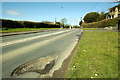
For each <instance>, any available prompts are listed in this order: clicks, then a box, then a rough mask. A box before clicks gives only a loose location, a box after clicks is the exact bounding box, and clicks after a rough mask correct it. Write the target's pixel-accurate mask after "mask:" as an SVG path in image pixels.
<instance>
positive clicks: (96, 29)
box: [82, 28, 99, 30]
mask: <svg viewBox="0 0 120 80" xmlns="http://www.w3.org/2000/svg"><path fill="white" fill-rule="evenodd" d="M82 29H83V30H98V29H99V28H82Z"/></svg>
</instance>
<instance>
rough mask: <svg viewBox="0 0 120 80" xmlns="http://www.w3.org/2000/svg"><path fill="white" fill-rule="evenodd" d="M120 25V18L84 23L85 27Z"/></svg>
mask: <svg viewBox="0 0 120 80" xmlns="http://www.w3.org/2000/svg"><path fill="white" fill-rule="evenodd" d="M117 25H118V18H114V19H104V20H101V21H98V22H92V23H82V27H83V28H104V27H110V26H112V27H113V26H117Z"/></svg>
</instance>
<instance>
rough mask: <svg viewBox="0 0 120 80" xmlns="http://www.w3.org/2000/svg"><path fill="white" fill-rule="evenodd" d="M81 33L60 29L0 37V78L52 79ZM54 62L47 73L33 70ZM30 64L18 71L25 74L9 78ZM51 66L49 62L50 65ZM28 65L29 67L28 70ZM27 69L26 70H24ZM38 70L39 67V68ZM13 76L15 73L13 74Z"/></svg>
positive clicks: (74, 30)
mask: <svg viewBox="0 0 120 80" xmlns="http://www.w3.org/2000/svg"><path fill="white" fill-rule="evenodd" d="M81 32H82V30H80V29H60V30H51V31H45V32H39V33H32V34H21V35H13V36H5V37H3V38H2V44H1V46H2V77H3V78H13V77H14V78H36V77H38V78H42V77H46V76H52V74H53V73H54V71H55V70H58V69H59V68H60V67H61V65H62V62H63V61H64V60H65V59H66V58H67V57H68V56H69V55H70V53H71V51H72V50H73V48H74V47H75V45H76V43H77V41H78V38H79V36H78V35H80V34H81ZM51 60H54V61H55V62H54V65H52V68H50V70H49V72H48V73H45V74H44V73H43V74H39V73H36V72H35V70H34V71H33V72H32V71H30V70H31V69H35V68H36V67H35V66H34V65H37V66H42V67H41V69H42V68H43V67H44V68H45V66H46V65H47V64H48V63H50V61H51ZM28 64H29V65H30V66H29V67H26V66H25V68H22V69H21V70H24V69H25V70H24V72H25V73H23V72H20V71H18V72H19V73H21V74H18V75H16V76H10V75H11V73H12V72H13V73H15V72H14V71H15V69H16V68H17V69H18V67H19V66H21V65H28ZM50 64H52V63H50ZM31 66H32V68H31ZM28 68H29V69H28ZM39 68H40V67H39ZM15 74H17V73H15Z"/></svg>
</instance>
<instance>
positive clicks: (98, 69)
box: [66, 31, 118, 78]
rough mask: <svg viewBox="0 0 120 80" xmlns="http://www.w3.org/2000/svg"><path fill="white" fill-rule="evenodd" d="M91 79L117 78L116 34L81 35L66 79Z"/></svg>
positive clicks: (88, 33) (91, 33)
mask: <svg viewBox="0 0 120 80" xmlns="http://www.w3.org/2000/svg"><path fill="white" fill-rule="evenodd" d="M74 66H76V68H74ZM95 74H97V75H98V76H95ZM91 77H93V78H118V32H111V31H85V32H84V33H83V36H82V38H81V40H80V42H79V43H78V47H77V50H76V52H75V56H74V58H73V60H72V62H71V63H70V66H69V67H68V70H67V73H66V78H91Z"/></svg>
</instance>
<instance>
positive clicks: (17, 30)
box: [0, 28, 59, 33]
mask: <svg viewBox="0 0 120 80" xmlns="http://www.w3.org/2000/svg"><path fill="white" fill-rule="evenodd" d="M50 29H59V28H15V29H12V28H10V29H2V30H1V31H0V32H2V33H7V32H24V31H39V30H50Z"/></svg>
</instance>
